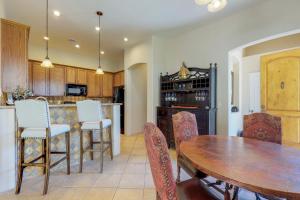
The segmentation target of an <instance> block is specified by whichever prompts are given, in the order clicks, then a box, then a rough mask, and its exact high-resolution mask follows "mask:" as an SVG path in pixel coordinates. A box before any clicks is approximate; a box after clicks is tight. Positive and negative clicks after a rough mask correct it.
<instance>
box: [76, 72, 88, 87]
mask: <svg viewBox="0 0 300 200" xmlns="http://www.w3.org/2000/svg"><path fill="white" fill-rule="evenodd" d="M87 71H88V70H86V69H77V80H76V83H77V84H80V85H86V84H87V80H86V73H87Z"/></svg>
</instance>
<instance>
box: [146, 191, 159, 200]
mask: <svg viewBox="0 0 300 200" xmlns="http://www.w3.org/2000/svg"><path fill="white" fill-rule="evenodd" d="M143 200H156V191H155V189H144V195H143Z"/></svg>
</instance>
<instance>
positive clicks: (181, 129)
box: [172, 111, 206, 182]
mask: <svg viewBox="0 0 300 200" xmlns="http://www.w3.org/2000/svg"><path fill="white" fill-rule="evenodd" d="M172 121H173V132H174V138H175V147H176V156H177V179H176V181H177V182H180V169H181V168H183V169H184V170H185V171H186V172H187V173H188V174H189V175H190V176H191V177H194V176H196V177H198V178H205V177H206V175H205V174H204V173H202V172H200V171H199V170H197V169H196V168H194V167H193V166H192V165H191V164H190V163H189V162H188V161H186V160H185V159H184V157H182V156H181V155H180V144H181V142H184V141H188V140H190V139H192V138H193V137H196V136H198V127H197V121H196V116H195V115H194V114H193V113H190V112H186V111H182V112H179V113H177V114H174V115H173V116H172Z"/></svg>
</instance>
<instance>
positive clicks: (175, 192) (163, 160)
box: [144, 123, 217, 200]
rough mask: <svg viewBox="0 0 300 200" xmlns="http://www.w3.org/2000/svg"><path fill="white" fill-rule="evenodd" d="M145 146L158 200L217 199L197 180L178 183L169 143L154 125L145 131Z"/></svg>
mask: <svg viewBox="0 0 300 200" xmlns="http://www.w3.org/2000/svg"><path fill="white" fill-rule="evenodd" d="M144 134H145V144H146V149H147V153H148V158H149V161H150V168H151V172H152V176H153V180H154V184H155V188H156V192H157V199H158V200H179V199H180V200H183V199H185V200H211V199H217V198H216V197H215V196H213V195H212V194H211V193H209V191H208V190H207V189H206V188H205V185H204V184H203V183H202V182H201V181H200V180H199V179H196V178H192V179H190V180H187V181H184V182H181V183H177V184H176V181H175V179H174V177H173V173H172V164H171V159H170V155H169V152H168V147H167V142H166V139H165V137H164V135H163V134H162V132H161V131H160V130H159V128H158V127H156V126H155V125H154V124H152V123H147V124H146V125H145V129H144Z"/></svg>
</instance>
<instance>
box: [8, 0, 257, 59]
mask: <svg viewBox="0 0 300 200" xmlns="http://www.w3.org/2000/svg"><path fill="white" fill-rule="evenodd" d="M259 1H260V0H229V4H228V6H227V7H226V8H225V9H224V10H223V11H221V12H218V13H209V12H208V11H207V10H206V7H205V6H201V7H200V6H197V5H196V4H195V3H194V0H49V8H50V19H49V20H50V21H49V24H50V39H51V41H50V47H53V48H58V49H63V50H69V51H80V52H85V53H91V52H93V53H95V52H96V50H97V31H95V26H96V25H97V23H98V18H97V16H96V11H97V10H101V11H103V13H104V16H103V17H102V28H103V29H102V30H103V36H102V40H103V50H104V51H105V55H110V56H113V55H117V54H120V53H122V52H123V49H124V48H125V47H126V45H132V44H134V43H137V42H139V41H141V40H144V39H146V38H147V37H149V36H151V35H152V34H155V33H159V32H164V31H167V30H170V29H174V28H176V27H184V26H189V25H194V24H198V23H199V24H201V23H205V22H206V21H208V20H215V19H218V18H221V17H223V16H226V15H229V14H231V13H233V12H236V11H238V10H240V9H243V8H246V7H248V6H251V5H253V4H255V3H257V2H259ZM45 2H46V1H45V0H4V3H5V4H4V5H5V11H6V18H8V19H11V20H15V21H17V22H20V23H24V24H27V25H30V26H31V35H30V42H31V43H32V44H36V45H42V44H43V42H44V41H43V36H44V32H45ZM53 10H59V11H60V12H61V16H60V17H55V16H54V15H53V14H52V11H53ZM124 37H128V38H129V42H127V43H125V42H124V41H123V38H124ZM68 39H74V40H76V41H78V43H79V44H80V46H81V47H80V49H76V50H75V48H74V45H73V44H72V43H70V42H69V41H68Z"/></svg>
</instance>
